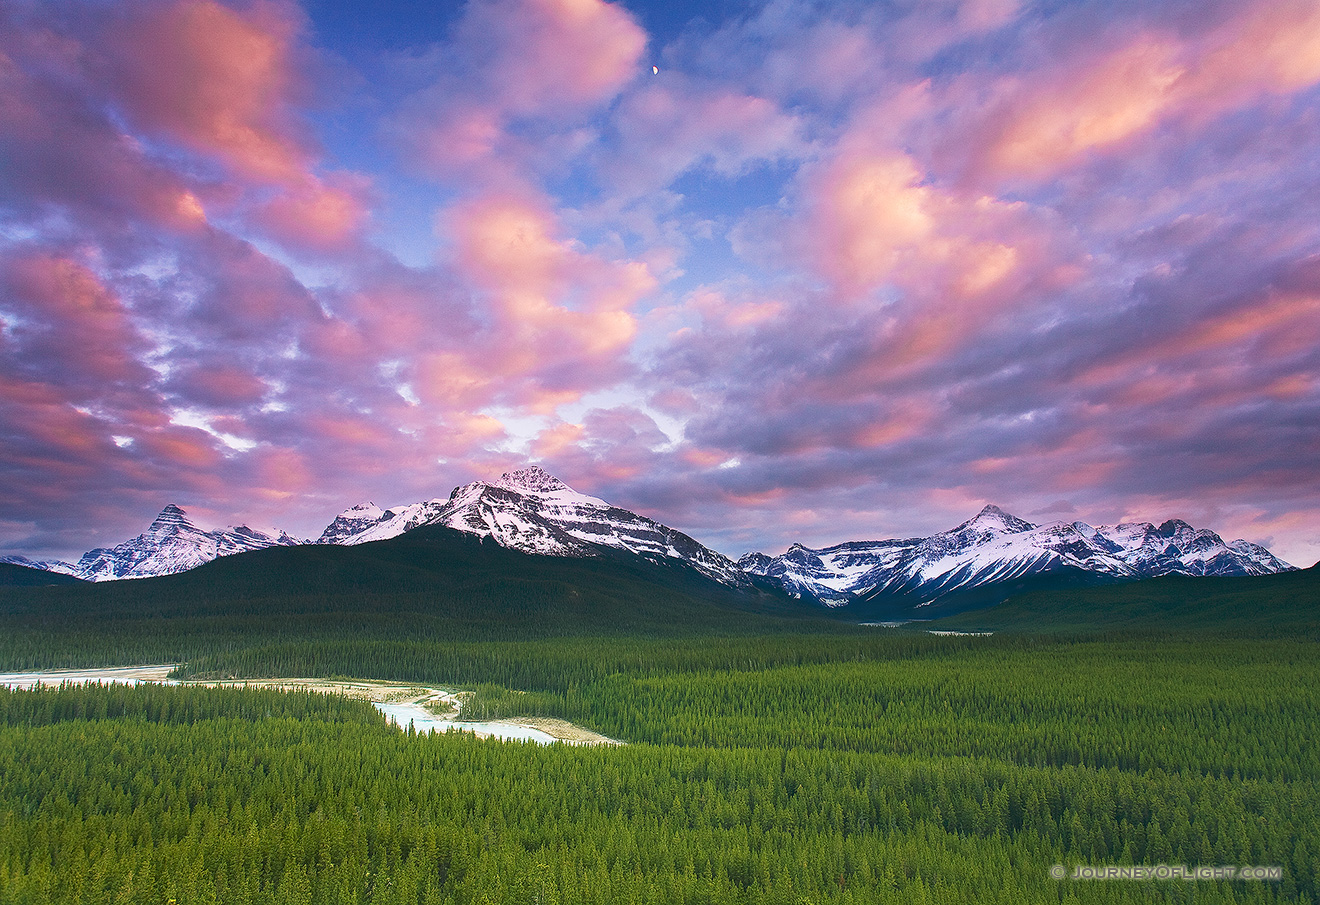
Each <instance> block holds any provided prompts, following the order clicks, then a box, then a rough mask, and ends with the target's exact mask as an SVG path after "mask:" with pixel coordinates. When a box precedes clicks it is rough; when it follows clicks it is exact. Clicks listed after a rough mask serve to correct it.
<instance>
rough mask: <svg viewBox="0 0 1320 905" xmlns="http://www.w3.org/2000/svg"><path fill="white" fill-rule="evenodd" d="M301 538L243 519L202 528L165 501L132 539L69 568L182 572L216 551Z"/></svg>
mask: <svg viewBox="0 0 1320 905" xmlns="http://www.w3.org/2000/svg"><path fill="white" fill-rule="evenodd" d="M300 543H302V541H300V540H298V539H297V538H294V537H290V536H289V535H288V534H284V533H282V532H281V533H280V534H279V535H278V536H274V535H270V534H266V533H265V532H262V531H257V530H256V529H253V528H249V527H247V526H246V525H239V526H237V527H229V528H221V529H218V530H216V531H203V530H202V529H200V528H198V527H197V526H196V525H194V524H193V523H192V521H191V520H189V518H188V514H187V513H186V512H185V511H184V510H182V509H180V508H179V507H178V506H175V505H173V504H170V505H168V506H166V507H165V508H164V509H162V510H161V513H160V515H158V516H156V519H155V520H154V521H153V522H152V523H151V526H150V527H149V528H147V530H146V531H145V532H143V533H142V534H139V535H138V536H137V537H135V538H133V539H132V540H129V541H125V542H124V543H122V544H119V545H118V546H115V547H108V548H105V547H103V548H99V549H96V550H91V551H88V552H87V553H84V554H83V557H82V559H80V560H78V563H77V565H76V566H74V570H75V571H74V572H73V574H74V575H77V576H78V577H79V578H82V579H84V580H86V581H108V580H112V579H117V578H149V577H152V576H155V575H170V574H173V573H175V572H186V571H187V570H189V569H194V568H196V567H197V566H200V565H202V564H204V563H208V562H210V561H211V560H213V559H216V558H217V557H220V556H229V555H231V554H234V553H244V552H247V551H249V550H261V549H264V548H266V547H275V546H294V545H296V544H300Z"/></svg>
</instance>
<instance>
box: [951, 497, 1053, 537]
mask: <svg viewBox="0 0 1320 905" xmlns="http://www.w3.org/2000/svg"><path fill="white" fill-rule="evenodd" d="M1035 527H1036V526H1035V525H1033V524H1031V522H1028V521H1025V520H1023V519H1020V518H1018V517H1017V516H1016V515H1010V514H1009V513H1007V512H1005V511H1004V510H1002V509H1000V508H999V507H998V506H996V505H994V504H993V503H990V504H988V505H986V506H985V507H983V508H982V509H981V511H980V512H978V513H977V514H976V516H975V517H974V518H971V519H969V520H968V521H965V522H963V523H962V524H961V525H959V526H958V527H957V528H955V529H954V530H955V531H961V530H962V529H964V528H983V529H986V530H990V531H995V532H997V533H1004V534H1021V533H1022V532H1023V531H1030V530H1031V529H1032V528H1035Z"/></svg>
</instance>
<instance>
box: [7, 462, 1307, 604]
mask: <svg viewBox="0 0 1320 905" xmlns="http://www.w3.org/2000/svg"><path fill="white" fill-rule="evenodd" d="M423 526H442V527H445V528H450V529H454V530H457V531H459V532H462V533H464V534H469V535H475V536H477V537H478V538H489V539H491V540H493V541H494V542H495V543H497V544H498V545H499V546H501V547H504V548H507V549H510V550H516V551H520V552H523V553H530V554H537V555H543V556H554V557H573V558H591V557H597V556H601V555H605V554H606V552H607V551H614V553H623V554H632V555H635V556H639V557H641V558H643V559H646V560H649V561H651V562H654V563H664V562H677V563H681V564H684V565H687V566H690V567H691V568H693V569H695V570H696V571H697V572H699V573H700V574H701V575H703V576H704V577H706V578H709V579H712V580H714V581H717V582H719V583H720V584H723V585H725V586H728V587H732V588H739V589H743V588H749V587H751V586H753V585H757V586H760V587H767V586H768V587H773V588H779V589H782V590H783V591H784V592H786V593H787V594H788V595H789V596H791V597H794V598H797V599H799V600H803V601H809V602H813V603H819V604H822V605H824V606H827V607H831V608H838V607H847V606H850V605H853V604H859V603H860V604H863V606H861V607H858V609H859V610H861V609H864V608H865V604H866V603H868V602H875V601H877V600H886V601H890V602H899V603H901V604H902V605H903V606H905V607H912V608H919V607H922V606H924V605H926V604H927V603H930V602H933V601H937V600H941V599H944V598H948V597H950V595H957V594H959V593H966V592H967V591H969V590H972V589H976V588H984V587H988V586H996V585H999V584H1003V583H1006V582H1013V581H1020V580H1022V579H1031V578H1033V577H1036V576H1049V577H1057V576H1064V577H1070V578H1071V579H1072V580H1074V581H1075V583H1081V584H1086V583H1096V582H1111V581H1129V580H1134V579H1142V578H1151V577H1157V576H1162V575H1170V574H1175V575H1218V576H1231V575H1265V574H1272V573H1277V572H1284V571H1290V570H1292V569H1293V566H1291V565H1289V564H1288V563H1285V562H1283V561H1282V560H1280V559H1278V558H1277V557H1275V556H1274V555H1273V554H1271V553H1270V552H1269V551H1268V550H1266V549H1265V548H1264V547H1261V546H1258V545H1256V544H1251V543H1248V542H1246V541H1242V540H1237V541H1233V542H1231V543H1226V542H1225V541H1224V540H1223V539H1222V538H1220V537H1219V535H1217V534H1215V533H1214V532H1212V531H1209V530H1206V529H1199V530H1198V529H1195V528H1193V527H1192V526H1191V525H1188V524H1187V523H1186V522H1182V521H1178V520H1171V521H1167V522H1164V523H1163V524H1161V525H1159V526H1158V527H1156V526H1154V525H1151V524H1147V523H1135V524H1121V525H1117V526H1113V527H1099V528H1096V527H1092V526H1090V525H1086V524H1084V523H1082V522H1075V523H1073V524H1070V525H1052V526H1038V525H1033V524H1031V523H1030V522H1027V521H1024V520H1022V519H1019V518H1016V517H1014V516H1012V515H1009V514H1008V513H1006V512H1004V511H1003V510H1001V509H999V508H998V507H995V506H987V507H985V509H983V510H982V511H981V512H980V513H979V514H978V515H976V516H975V517H974V518H972V519H970V520H968V521H966V522H964V523H963V524H961V525H959V526H957V527H956V528H953V529H952V530H950V531H945V532H941V533H939V534H935V535H932V536H930V537H924V538H908V539H902V540H880V541H852V542H848V543H843V544H838V545H835V546H832V547H827V548H823V549H811V548H808V547H804V546H802V545H800V544H795V545H794V546H792V547H790V548H789V550H788V551H787V552H785V553H784V554H782V555H780V556H774V557H772V556H768V555H766V554H763V553H749V554H747V555H746V556H743V557H742V558H741V559H739V560H738V561H737V562H734V561H733V560H731V559H729V558H728V557H726V556H724V555H722V554H720V553H718V552H716V551H714V550H712V549H710V548H708V547H706V546H704V545H702V544H701V543H699V542H698V541H696V540H694V539H693V538H691V537H689V536H688V535H686V534H683V533H682V532H680V531H677V530H675V529H673V528H670V527H668V526H666V525H662V524H660V523H659V522H656V521H654V520H652V519H649V518H646V517H645V516H642V515H638V514H637V513H634V512H631V511H629V510H627V509H622V508H619V507H617V506H612V505H610V504H609V503H607V502H605V501H604V500H601V499H597V498H596V497H592V496H588V495H586V494H582V493H578V492H577V491H575V490H573V489H572V488H571V487H569V486H568V485H567V484H565V483H564V482H563V481H560V480H559V479H558V478H555V477H554V476H552V475H550V474H548V473H547V472H545V471H544V470H543V469H541V468H540V467H538V466H531V467H529V468H526V469H521V470H518V471H514V472H510V473H506V474H504V475H502V476H501V477H500V478H499V480H497V481H494V482H491V483H487V482H483V481H477V482H474V483H471V484H466V485H463V486H461V487H458V488H455V489H454V491H453V492H452V493H451V494H450V495H449V497H448V498H447V499H433V500H428V501H424V502H419V503H413V504H411V505H407V506H400V507H395V508H390V509H381V508H380V507H378V506H376V505H375V504H373V503H363V504H360V505H357V506H354V507H352V508H351V509H347V510H345V511H344V512H342V513H340V514H339V515H338V516H337V517H336V518H335V519H334V520H333V521H332V522H331V523H330V524H329V525H328V526H326V528H325V530H324V531H323V532H322V533H321V535H320V536H319V537H318V538H317V539H315V540H299V539H297V538H293V537H291V536H289V535H288V534H285V533H282V532H281V533H280V534H278V535H271V534H266V533H264V532H261V531H257V530H255V529H252V528H248V527H246V526H239V527H230V528H224V529H219V530H216V531H203V530H201V529H200V528H198V527H197V526H195V525H194V524H193V523H192V522H191V521H190V520H189V519H188V517H187V513H186V512H184V510H182V509H180V508H179V507H177V506H174V505H170V506H166V507H165V509H164V510H163V511H162V512H161V514H160V515H159V516H157V518H156V519H155V520H154V521H153V522H152V523H151V526H150V527H149V528H148V529H147V531H146V532H144V533H143V534H141V535H139V536H138V537H136V538H133V539H132V540H129V541H126V542H124V543H122V544H119V545H118V546H115V547H110V548H100V549H96V550H92V551H89V552H88V553H86V554H85V555H84V556H83V557H82V558H81V559H80V560H79V561H78V562H77V563H76V564H69V563H64V562H58V561H32V560H27V559H24V558H23V557H8V558H6V559H4V560H0V561H3V562H9V563H13V564H15V565H19V566H27V567H29V568H34V569H43V570H46V571H49V572H57V573H62V574H66V575H72V576H76V577H78V578H81V579H84V580H87V581H105V580H110V579H123V578H142V577H149V576H154V575H164V574H171V573H177V572H183V571H187V570H190V569H192V568H195V567H196V566H199V565H201V564H203V563H205V562H209V561H211V560H213V559H216V558H218V557H222V556H227V555H230V554H233V553H241V552H245V551H249V550H257V549H262V548H266V547H274V546H298V545H308V544H321V545H339V546H356V545H360V544H364V543H369V542H372V541H381V540H388V539H391V538H395V537H398V536H399V535H402V534H404V533H406V532H409V531H412V530H414V529H416V528H419V527H423Z"/></svg>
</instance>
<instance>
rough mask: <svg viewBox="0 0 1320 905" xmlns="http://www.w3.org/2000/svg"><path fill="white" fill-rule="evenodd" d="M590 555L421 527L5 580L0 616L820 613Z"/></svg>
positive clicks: (654, 624)
mask: <svg viewBox="0 0 1320 905" xmlns="http://www.w3.org/2000/svg"><path fill="white" fill-rule="evenodd" d="M596 552H597V555H595V556H591V557H554V556H541V555H536V554H528V553H523V552H521V551H517V550H510V549H507V548H504V547H502V546H500V545H499V544H497V543H495V542H493V541H492V540H491V539H489V538H482V537H478V536H475V535H472V534H469V533H465V532H460V531H457V530H454V529H452V528H448V527H445V526H441V525H432V526H423V527H420V528H417V529H415V530H413V531H410V532H408V533H406V534H404V535H401V536H399V537H396V538H393V539H390V540H386V541H379V542H372V543H365V544H355V545H314V544H308V545H303V546H297V547H271V548H267V549H264V550H258V551H255V552H252V553H249V554H247V555H244V556H232V557H221V558H219V559H216V560H214V561H213V562H210V563H207V564H206V565H203V566H201V567H198V568H195V569H192V570H190V571H187V572H183V573H179V574H174V575H166V576H160V577H155V578H147V579H142V580H139V581H133V582H99V583H96V584H89V583H82V584H81V585H80V586H77V587H68V588H64V587H60V588H40V589H36V588H13V589H5V590H4V592H3V593H0V615H5V616H9V617H21V618H37V617H40V618H49V616H50V614H52V613H59V614H63V615H65V616H67V617H69V618H77V619H84V620H88V624H95V623H96V622H97V621H98V620H105V619H112V620H131V619H137V620H146V622H145V623H144V624H150V625H154V626H157V627H158V628H160V629H161V630H162V631H163V630H165V628H166V627H167V626H169V625H170V624H175V623H176V622H177V621H178V620H184V621H189V620H193V621H195V620H197V619H203V620H207V624H214V626H215V628H214V632H217V633H220V634H223V633H224V632H226V631H229V630H230V628H229V627H233V626H240V625H241V626H244V627H245V630H247V629H252V630H257V629H259V630H261V631H268V630H276V629H278V631H279V632H280V633H285V634H287V633H292V634H293V635H297V634H298V633H299V632H301V631H304V630H306V631H311V632H313V633H314V634H321V633H325V632H331V633H334V632H341V631H352V629H351V627H352V626H356V625H365V626H381V625H392V626H394V629H393V630H392V636H394V635H397V637H400V638H406V637H409V636H415V635H416V634H418V633H419V632H425V633H428V634H431V635H434V634H436V633H437V632H441V633H445V634H450V633H452V634H453V635H454V636H456V637H471V636H472V634H473V632H476V633H477V634H478V635H479V636H483V637H491V638H504V639H507V638H517V637H528V636H532V637H541V636H546V635H562V634H593V635H599V634H616V633H628V632H642V633H655V634H662V635H673V634H682V633H684V632H687V631H698V630H702V629H721V630H723V629H734V628H736V629H737V630H739V631H745V630H746V629H747V628H748V627H749V626H752V627H754V626H756V625H760V624H761V623H762V622H763V621H764V620H766V619H769V620H771V622H773V621H774V620H776V619H782V618H790V619H793V620H798V619H801V618H803V617H806V618H818V617H819V616H820V615H821V613H820V610H819V608H818V607H815V606H814V605H813V604H808V603H804V602H801V601H797V600H794V599H792V598H790V597H788V596H787V595H786V594H784V593H782V592H781V591H776V590H775V589H773V588H758V587H754V586H751V585H749V586H747V587H745V588H731V587H728V586H727V585H723V584H721V583H719V582H717V581H715V580H713V579H711V578H709V577H707V576H705V575H703V574H702V573H701V572H699V571H697V570H696V569H695V568H692V567H690V566H688V565H687V564H686V563H683V562H681V561H678V560H672V559H662V560H658V561H653V560H649V559H646V558H643V557H641V556H638V555H635V554H631V553H629V552H627V551H622V550H615V549H611V548H598V550H597V551H596ZM767 624H770V623H767ZM298 626H304V627H306V628H305V629H304V628H298ZM153 630H154V629H153Z"/></svg>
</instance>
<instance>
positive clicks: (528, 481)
mask: <svg viewBox="0 0 1320 905" xmlns="http://www.w3.org/2000/svg"><path fill="white" fill-rule="evenodd" d="M495 486H496V487H500V488H503V489H504V490H514V491H519V492H527V491H530V492H532V493H555V492H556V491H560V490H571V489H572V488H570V487H569V486H568V485H567V484H565V483H564V482H563V481H561V480H559V479H558V478H556V477H555V476H554V475H552V474H550V473H549V472H548V471H546V470H545V469H544V468H542V467H541V466H539V465H530V466H528V467H527V468H520V469H518V470H517V471H506V472H505V473H504V474H502V475H500V479H499V480H498V481H496V482H495Z"/></svg>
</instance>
